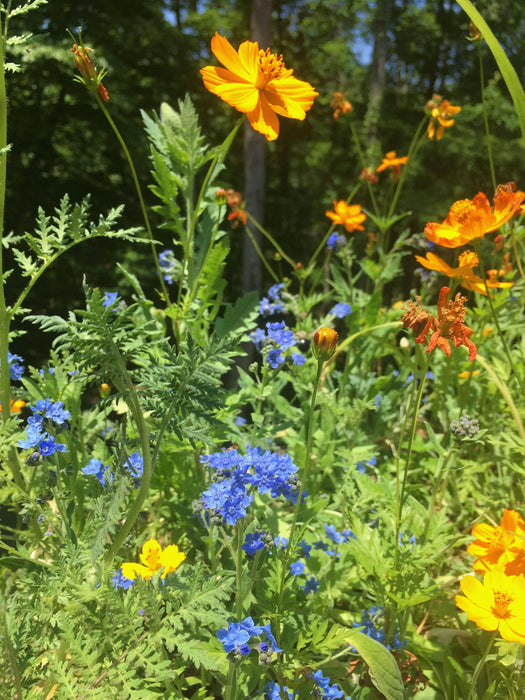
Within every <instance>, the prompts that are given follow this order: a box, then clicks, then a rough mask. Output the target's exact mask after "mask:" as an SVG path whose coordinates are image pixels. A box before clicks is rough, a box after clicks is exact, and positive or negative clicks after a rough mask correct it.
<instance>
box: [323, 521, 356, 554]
mask: <svg viewBox="0 0 525 700" xmlns="http://www.w3.org/2000/svg"><path fill="white" fill-rule="evenodd" d="M324 531H325V535H326V536H327V537H328V539H329V540H330V542H333V543H334V544H336V545H339V544H341V543H342V542H348V540H351V539H354V540H355V539H356V536H355V535H354V533H353V532H352V530H349V529H348V530H343V532H337V530H336V529H335V525H328V523H325V524H324ZM313 547H314V549H320V550H321V551H323V552H326V554H328V555H329V556H330V557H333V556H335V549H330V545H329V544H328V542H324V541H323V540H319V541H318V542H314V544H313Z"/></svg>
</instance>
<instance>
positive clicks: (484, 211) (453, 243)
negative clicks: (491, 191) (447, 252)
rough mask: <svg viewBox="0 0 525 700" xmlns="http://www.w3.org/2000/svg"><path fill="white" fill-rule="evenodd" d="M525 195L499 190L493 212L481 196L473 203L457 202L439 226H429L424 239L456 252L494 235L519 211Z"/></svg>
mask: <svg viewBox="0 0 525 700" xmlns="http://www.w3.org/2000/svg"><path fill="white" fill-rule="evenodd" d="M524 199H525V192H519V191H518V192H510V191H507V190H504V189H502V190H501V191H500V192H499V193H498V194H497V196H496V197H495V201H494V211H492V209H491V207H490V203H489V200H488V199H487V196H486V195H484V194H483V192H478V194H477V195H476V196H475V197H474V199H472V200H471V199H460V200H459V201H458V202H454V204H453V205H452V206H451V208H450V211H449V213H448V215H447V218H446V219H445V220H444V221H443V223H442V224H438V223H434V222H429V223H428V224H427V225H426V226H425V235H426V237H427V238H428V240H429V241H432V242H433V243H437V244H438V245H442V246H444V247H445V248H458V247H459V246H461V245H464V244H465V243H470V241H472V240H474V239H475V238H482V237H483V236H484V235H485V234H486V233H491V232H492V231H496V229H498V228H500V226H503V224H504V223H506V222H507V221H508V220H509V219H511V218H512V217H513V216H514V214H516V213H518V212H519V210H520V205H521V202H522V201H523V200H524Z"/></svg>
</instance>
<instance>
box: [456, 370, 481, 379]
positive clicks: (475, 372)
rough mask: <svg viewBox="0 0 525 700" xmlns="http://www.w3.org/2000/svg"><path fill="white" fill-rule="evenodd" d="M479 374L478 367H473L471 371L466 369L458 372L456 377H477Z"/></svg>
mask: <svg viewBox="0 0 525 700" xmlns="http://www.w3.org/2000/svg"><path fill="white" fill-rule="evenodd" d="M478 374H479V369H475V370H474V371H473V372H469V371H468V370H467V371H465V372H460V373H459V374H458V377H459V378H460V379H468V378H469V377H477V376H478Z"/></svg>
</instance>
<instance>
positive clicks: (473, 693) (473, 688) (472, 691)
mask: <svg viewBox="0 0 525 700" xmlns="http://www.w3.org/2000/svg"><path fill="white" fill-rule="evenodd" d="M497 633H498V632H497V630H496V631H494V632H492V633H491V635H490V637H489V641H488V644H487V646H486V647H485V651H484V652H483V656H482V657H481V659H480V660H479V661H478V665H477V666H476V668H475V670H474V674H473V676H472V680H471V681H470V692H469V694H468V698H467V700H472V699H473V698H475V697H477V691H476V683H477V682H478V678H479V674H480V673H481V670H482V669H483V666H484V665H485V661H486V660H487V656H488V655H489V652H490V650H491V649H492V645H493V644H494V640H495V639H496V635H497Z"/></svg>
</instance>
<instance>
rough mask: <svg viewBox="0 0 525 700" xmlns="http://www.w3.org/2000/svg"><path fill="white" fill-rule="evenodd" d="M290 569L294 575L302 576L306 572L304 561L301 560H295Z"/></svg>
mask: <svg viewBox="0 0 525 700" xmlns="http://www.w3.org/2000/svg"><path fill="white" fill-rule="evenodd" d="M290 571H291V572H292V574H293V575H294V576H300V575H301V574H302V573H303V572H304V563H303V562H302V561H301V560H299V561H294V562H293V564H290Z"/></svg>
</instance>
